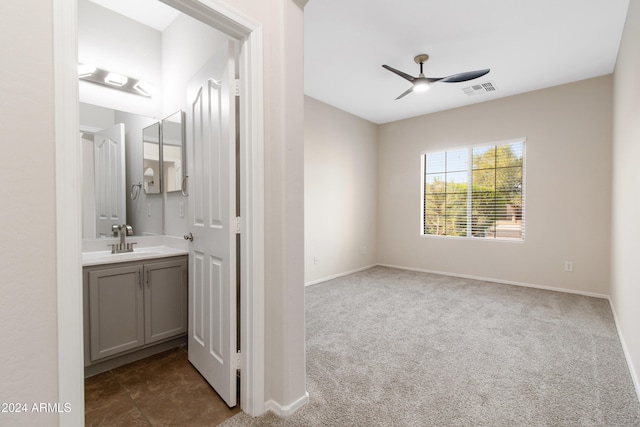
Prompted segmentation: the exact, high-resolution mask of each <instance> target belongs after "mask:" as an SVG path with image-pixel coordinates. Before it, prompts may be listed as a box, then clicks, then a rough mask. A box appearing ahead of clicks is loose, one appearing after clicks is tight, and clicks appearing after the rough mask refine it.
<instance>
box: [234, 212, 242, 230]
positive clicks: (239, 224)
mask: <svg viewBox="0 0 640 427" xmlns="http://www.w3.org/2000/svg"><path fill="white" fill-rule="evenodd" d="M235 221H236V234H240V232H241V231H242V221H241V219H240V217H239V216H237V217H236V219H235Z"/></svg>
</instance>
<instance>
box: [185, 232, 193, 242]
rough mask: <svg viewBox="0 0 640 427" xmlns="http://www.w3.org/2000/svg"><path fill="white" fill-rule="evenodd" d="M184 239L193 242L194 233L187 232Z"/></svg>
mask: <svg viewBox="0 0 640 427" xmlns="http://www.w3.org/2000/svg"><path fill="white" fill-rule="evenodd" d="M184 240H191V241H192V242H193V233H191V232H190V233H189V234H185V235H184Z"/></svg>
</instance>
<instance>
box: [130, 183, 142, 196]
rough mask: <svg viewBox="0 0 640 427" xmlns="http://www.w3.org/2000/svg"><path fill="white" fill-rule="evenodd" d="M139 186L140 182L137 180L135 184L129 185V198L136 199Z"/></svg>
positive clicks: (138, 193) (140, 185) (140, 186)
mask: <svg viewBox="0 0 640 427" xmlns="http://www.w3.org/2000/svg"><path fill="white" fill-rule="evenodd" d="M140 188H142V183H141V182H139V183H137V184H133V185H132V186H131V191H130V192H129V196H131V200H136V199H137V198H138V196H139V195H140Z"/></svg>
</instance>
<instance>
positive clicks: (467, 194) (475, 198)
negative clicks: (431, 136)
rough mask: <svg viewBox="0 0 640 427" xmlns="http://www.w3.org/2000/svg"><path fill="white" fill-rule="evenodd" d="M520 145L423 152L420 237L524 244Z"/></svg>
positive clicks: (516, 143)
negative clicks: (507, 240) (463, 238)
mask: <svg viewBox="0 0 640 427" xmlns="http://www.w3.org/2000/svg"><path fill="white" fill-rule="evenodd" d="M524 145H525V142H524V140H517V141H510V142H506V143H498V144H494V145H485V146H478V147H472V148H462V149H455V150H451V151H442V152H436V153H426V154H424V155H423V159H422V161H423V170H424V181H423V189H424V193H423V194H424V196H423V203H422V206H423V222H422V230H423V234H425V235H435V236H461V237H474V238H483V239H516V240H523V239H524V153H525V149H524V148H525V147H524Z"/></svg>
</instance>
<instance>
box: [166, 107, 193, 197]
mask: <svg viewBox="0 0 640 427" xmlns="http://www.w3.org/2000/svg"><path fill="white" fill-rule="evenodd" d="M175 118H179V121H178V120H174V119H175ZM170 123H179V125H180V133H179V134H180V144H179V147H180V162H181V165H180V169H181V171H180V176H179V177H177V182H176V185H175V186H173V188H174V189H173V190H169V185H165V183H166V184H168V182H169V179H168V178H167V177H165V176H164V174H165V164H164V162H165V141H164V139H165V135H169V134H170V132H165V126H166V127H168V126H169V124H170ZM160 128H161V131H160V135H161V138H160V140H161V142H160V151H161V155H162V162H161V171H162V173H161V177H162V183H163V191H164V192H165V193H175V192H182V194H184V184H185V178H186V176H187V175H186V169H187V163H186V151H187V149H186V138H185V136H186V135H185V112H184V111H182V110H178V111H176V112H175V113H173V114H170V115H168V116H167V117H165V118H164V119H162V121H161V126H160ZM167 145H168V146H174V147H175V146H178V145H177V144H167Z"/></svg>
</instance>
